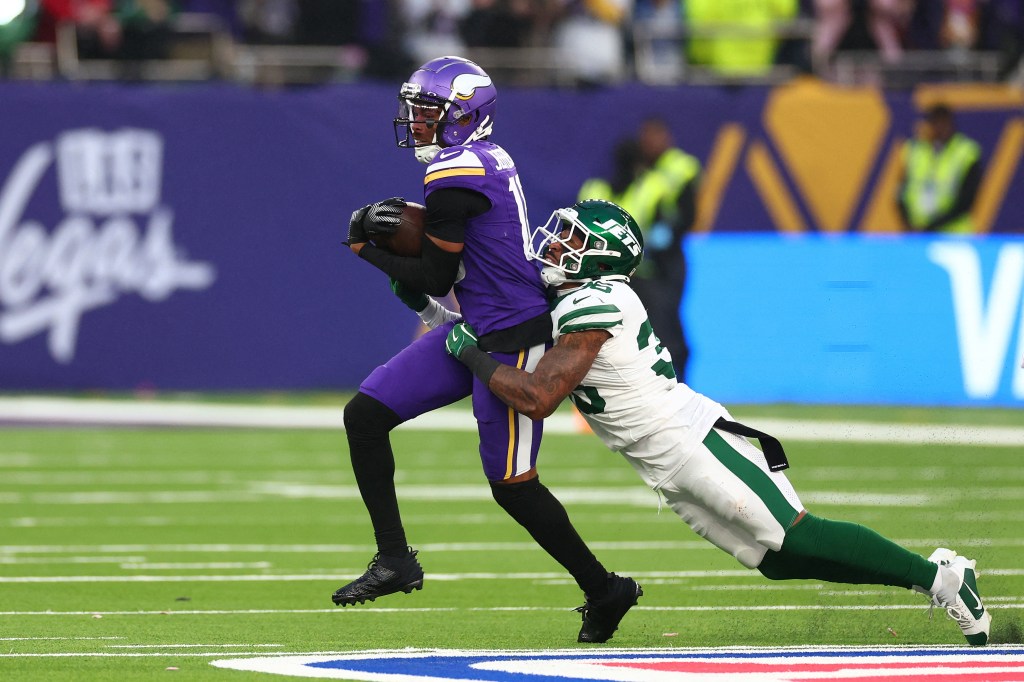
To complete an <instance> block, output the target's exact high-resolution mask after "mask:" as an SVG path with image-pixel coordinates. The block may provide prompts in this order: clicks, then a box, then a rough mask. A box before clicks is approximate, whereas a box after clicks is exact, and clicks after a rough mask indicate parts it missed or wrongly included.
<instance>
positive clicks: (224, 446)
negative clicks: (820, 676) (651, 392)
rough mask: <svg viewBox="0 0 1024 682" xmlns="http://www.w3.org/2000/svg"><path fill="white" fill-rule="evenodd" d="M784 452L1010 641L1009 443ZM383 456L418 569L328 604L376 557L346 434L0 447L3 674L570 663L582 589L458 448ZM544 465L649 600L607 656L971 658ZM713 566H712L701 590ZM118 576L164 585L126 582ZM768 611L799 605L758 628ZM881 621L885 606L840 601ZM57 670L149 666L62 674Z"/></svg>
mask: <svg viewBox="0 0 1024 682" xmlns="http://www.w3.org/2000/svg"><path fill="white" fill-rule="evenodd" d="M334 400H335V398H333V397H331V398H327V397H322V396H315V397H313V398H311V399H309V400H305V401H304V400H302V399H290V400H285V401H284V402H286V403H289V404H293V403H296V402H297V403H300V404H315V405H318V404H333V402H334ZM255 402H266V401H255ZM339 404H340V403H339ZM733 412H734V414H736V416H737V417H739V418H745V419H756V417H757V416H764V417H773V418H774V417H786V418H794V419H796V418H799V419H850V420H858V421H896V422H899V421H909V422H914V423H958V424H990V425H1004V426H1020V425H1021V422H1020V419H1019V414H1018V413H1014V412H1012V411H1009V410H1002V411H981V410H940V411H925V410H918V409H915V410H891V409H880V408H845V407H843V408H838V407H836V408H806V407H797V406H738V407H736V408H735V409H733ZM777 435H779V436H780V437H782V438H783V441H784V442H785V444H786V448H787V452H788V453H789V455H790V460H791V462H792V463H793V468H792V469H791V470H790V472H789V473H790V478H791V480H792V481H793V482H794V484H795V486H796V488H797V490H798V491H799V492H800V493H801V495H802V497H803V498H804V502H805V503H806V504H807V506H808V507H809V508H810V509H811V510H812V511H814V512H815V513H817V514H819V515H821V516H827V517H831V518H837V519H845V520H850V521H856V522H859V523H864V524H866V525H869V526H871V527H872V528H874V529H876V530H878V531H879V532H881V533H883V534H885V535H887V536H889V537H892V538H894V539H898V540H899V541H901V542H903V543H904V544H905V545H906V546H907V547H908V548H910V549H912V550H914V551H917V552H920V553H922V554H928V553H930V552H931V550H932V549H934V547H935V546H936V544H937V543H948V545H949V546H951V547H953V548H954V549H957V550H959V551H961V553H964V554H967V555H968V556H971V557H973V558H977V559H978V563H979V568H980V569H981V571H982V577H981V579H980V581H979V587H980V589H981V590H982V594H983V596H984V597H985V598H986V599H987V600H988V605H989V607H990V609H991V610H992V612H993V614H994V618H995V624H996V627H995V633H996V635H995V639H997V640H999V641H1019V640H1020V627H1019V618H1020V615H1021V611H1020V609H1021V603H1022V599H1021V594H1022V588H1024V575H1022V573H1024V570H1022V569H1024V560H1022V559H1024V551H1022V547H1024V539H1022V533H1021V532H1020V529H1021V528H1022V527H1024V526H1022V521H1024V511H1022V507H1024V505H1022V504H1021V500H1022V499H1024V466H1022V463H1021V457H1022V451H1021V449H1019V448H1012V447H967V446H956V447H954V446H948V445H943V446H922V445H891V444H854V443H838V442H828V443H812V442H801V441H793V442H786V441H785V434H777ZM394 446H395V451H396V453H397V466H398V488H399V496H400V498H401V499H402V500H403V504H402V509H403V514H404V518H405V521H406V526H407V530H408V533H409V537H410V541H411V542H412V543H413V544H414V545H415V546H417V547H419V548H420V549H421V550H422V552H421V560H422V563H423V566H424V568H425V569H426V571H427V581H426V586H425V589H424V590H422V591H420V592H416V593H414V594H412V595H408V596H407V595H394V596H391V597H388V598H385V599H381V600H379V601H378V602H376V603H375V604H373V605H364V606H359V607H353V608H347V609H340V608H335V607H333V605H332V604H331V602H330V594H331V592H332V591H333V590H334V589H336V588H337V587H339V586H340V585H341V584H342V583H344V582H347V580H348V579H350V578H351V577H353V576H355V575H357V574H359V573H360V572H362V570H363V569H364V568H365V565H366V563H367V562H368V561H369V559H370V558H371V556H372V554H373V547H372V533H371V530H370V528H369V522H368V519H367V516H366V512H365V510H364V509H363V506H362V503H361V501H360V500H359V498H358V495H357V493H356V490H355V485H354V482H353V479H352V474H351V470H350V468H349V465H348V462H347V454H346V448H345V440H344V435H343V434H342V433H340V432H335V431H326V430H324V431H291V430H265V431H264V430H260V431H256V430H218V429H206V430H196V429H159V430H157V429H148V430H132V429H102V428H89V429H63V428H47V429H43V428H6V429H3V430H0V509H2V514H0V539H2V543H3V546H2V547H0V579H3V580H4V582H2V583H0V585H2V588H0V589H2V592H0V594H2V595H3V599H2V600H0V611H2V612H3V613H2V615H0V645H2V646H0V654H2V655H0V679H4V680H6V679H11V680H37V679H38V680H43V679H53V680H68V679H74V680H118V681H119V682H121V681H123V680H126V679H128V680H130V679H146V678H148V677H150V676H153V677H158V676H160V675H163V676H164V677H162V678H161V679H170V678H167V677H166V675H169V674H171V673H170V672H168V671H166V669H167V668H168V667H176V668H178V669H179V670H178V671H177V672H178V674H179V675H184V676H185V677H183V678H182V679H190V680H191V679H199V680H207V679H210V680H213V679H216V680H229V679H243V678H246V677H255V675H252V674H247V673H241V672H236V671H229V670H221V669H216V668H213V667H211V666H210V665H209V661H210V660H213V659H215V658H224V657H228V656H229V655H230V654H231V653H232V652H241V653H244V654H246V655H252V654H253V653H254V652H257V653H258V652H261V651H268V652H316V651H347V650H358V649H367V648H382V647H383V648H401V647H447V648H464V649H465V648H469V649H475V648H484V649H493V648H499V649H500V648H565V647H574V646H579V645H576V644H575V635H576V631H577V629H578V624H579V615H578V614H576V613H575V612H573V611H572V610H571V609H572V608H573V607H575V606H578V605H579V604H580V603H582V598H581V595H580V593H579V590H578V588H577V587H576V586H575V584H573V583H572V582H571V581H570V580H569V579H568V577H567V576H565V575H564V574H563V572H562V571H561V569H560V567H559V566H557V564H555V563H554V562H553V561H552V560H551V559H550V558H549V557H548V556H547V555H545V554H544V553H543V552H542V551H541V550H540V549H538V548H536V547H535V546H534V545H533V544H532V542H531V541H530V539H529V537H528V536H527V535H526V534H525V532H524V531H523V530H522V529H521V528H520V527H519V526H517V525H516V524H515V523H513V522H512V521H511V520H510V519H508V518H507V517H506V516H505V515H504V513H503V512H501V510H500V509H499V508H498V507H497V506H496V505H495V504H494V503H493V501H491V500H490V498H489V493H488V488H487V485H486V483H485V482H483V481H482V479H481V475H480V472H479V464H478V461H477V456H476V445H475V438H474V436H473V434H472V432H470V431H466V432H413V431H398V432H396V433H395V434H394ZM540 468H541V472H542V480H543V481H544V482H545V483H546V484H547V485H548V486H549V487H550V488H551V489H552V490H553V491H554V492H555V494H556V495H558V496H559V497H561V498H563V499H564V500H565V501H566V507H567V508H568V510H569V513H570V516H571V517H572V518H573V520H574V522H575V523H576V525H577V527H578V529H579V530H580V533H581V534H582V535H583V537H584V538H585V539H586V540H587V541H588V542H590V543H591V544H592V546H593V547H594V548H595V552H596V553H597V554H598V556H599V557H600V558H601V559H602V560H603V561H604V562H605V564H606V565H607V566H608V567H609V568H610V569H612V570H616V571H619V572H622V573H629V574H634V575H636V576H638V579H639V581H640V582H641V583H642V584H643V585H644V589H645V593H646V594H645V596H644V597H643V599H642V600H641V602H640V606H639V607H638V608H637V609H635V610H634V611H633V612H631V613H630V614H629V615H628V616H627V618H626V620H625V621H624V623H623V627H622V628H621V630H620V631H619V632H618V633H617V634H616V636H615V638H614V640H613V643H614V644H615V645H617V646H623V647H651V648H659V647H673V646H724V645H796V644H881V645H889V644H961V643H962V642H963V638H962V636H961V635H960V632H959V630H958V628H957V627H956V625H955V623H953V622H952V621H950V620H948V619H947V618H946V617H945V616H944V614H942V613H941V612H936V614H935V616H934V617H933V618H932V619H929V617H928V615H927V608H926V606H925V602H924V600H923V598H922V597H920V596H919V595H915V594H912V593H909V592H907V591H903V590H898V589H892V588H876V587H872V586H864V587H858V586H853V587H850V586H833V585H823V584H821V583H815V582H813V581H798V582H789V583H770V582H768V581H766V580H764V579H762V578H761V577H760V576H759V574H757V573H756V572H742V573H740V571H742V569H741V567H740V566H739V565H738V564H737V563H735V562H734V561H733V560H732V559H731V558H730V557H728V556H726V555H724V554H722V553H721V552H718V551H717V550H715V549H714V548H712V547H710V545H706V544H703V543H701V542H700V540H699V538H697V537H696V536H695V535H694V534H693V533H692V532H691V531H690V530H689V529H688V528H687V527H686V526H685V525H684V524H683V523H682V522H681V521H679V519H678V518H677V517H676V516H675V515H674V514H673V513H672V512H671V510H669V509H667V508H665V509H662V510H661V512H660V513H659V512H658V502H657V498H656V496H655V495H654V493H652V492H650V491H647V490H646V489H645V488H644V487H643V485H642V483H641V482H640V480H639V478H638V477H636V475H635V474H634V472H633V471H632V469H631V468H630V467H629V466H628V465H626V464H625V462H624V461H623V460H622V459H621V458H620V457H619V456H618V455H615V454H613V453H609V452H608V451H606V450H605V449H604V447H603V446H602V445H601V444H600V442H598V441H597V439H596V438H594V437H593V436H589V435H549V436H548V437H547V438H546V440H545V446H544V453H543V455H542V461H541V467H540ZM985 569H994V570H993V571H992V572H991V573H990V574H987V575H986V574H985ZM707 571H723V572H725V573H724V574H723V575H715V576H707V575H703V576H702V575H692V573H691V572H707ZM122 576H134V577H139V576H149V577H151V578H153V579H154V581H151V582H144V581H139V580H137V579H136V580H134V581H117V580H116V579H117V578H119V577H122ZM432 576H434V577H433V578H432ZM160 577H163V578H169V577H170V578H174V580H173V581H167V580H156V578H160ZM196 577H201V578H203V579H201V580H197V579H195V578H196ZM98 578H108V579H109V578H113V579H114V580H106V581H103V580H97V579H98ZM190 578H191V579H190ZM30 580H38V582H30ZM776 605H787V606H792V607H795V608H793V609H792V610H786V611H773V610H760V609H765V608H766V607H772V606H776ZM875 606H882V607H888V608H883V609H881V610H877V609H866V608H865V609H857V608H855V607H875ZM908 606H909V607H913V608H902V607H908ZM692 607H717V610H693V609H692ZM248 610H259V611H265V612H263V613H256V612H250V613H245V612H244V611H248ZM47 612H51V613H47ZM117 612H123V613H117ZM184 612H194V613H184ZM97 616H101V617H97ZM195 645H200V646H195ZM73 653H91V654H96V653H101V654H112V653H134V654H147V655H146V656H134V657H111V656H92V657H86V656H81V657H75V656H68V655H64V654H73ZM22 654H59V655H56V656H52V657H50V656H23V655H22ZM149 654H158V655H149ZM193 654H194V655H193Z"/></svg>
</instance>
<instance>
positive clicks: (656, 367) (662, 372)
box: [569, 285, 676, 414]
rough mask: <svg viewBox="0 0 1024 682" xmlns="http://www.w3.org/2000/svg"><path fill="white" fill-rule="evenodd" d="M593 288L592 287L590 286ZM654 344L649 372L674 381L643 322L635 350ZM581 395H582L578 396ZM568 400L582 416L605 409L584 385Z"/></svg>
mask: <svg viewBox="0 0 1024 682" xmlns="http://www.w3.org/2000/svg"><path fill="white" fill-rule="evenodd" d="M591 286H593V285H591ZM652 341H653V342H654V344H655V345H654V350H655V351H656V352H657V353H658V356H659V357H658V359H657V361H656V362H655V363H654V364H653V365H651V371H652V372H654V373H655V374H657V375H659V376H663V377H665V378H666V379H671V380H673V381H674V380H675V378H676V371H675V368H673V367H672V363H671V362H669V361H668V360H666V359H665V358H662V357H660V356H661V352H662V350H664V346H662V345H661V341H660V340H659V339H658V337H657V336H655V335H654V327H652V326H651V321H650V320H649V319H648V320H644V323H643V324H642V325H640V333H639V334H637V337H636V347H637V350H643V349H645V348H647V347H648V346H650V345H651V342H652ZM580 393H582V394H583V395H582V396H581V395H579V394H580ZM569 399H570V400H572V403H573V405H575V406H576V409H577V410H579V411H580V412H582V413H583V414H601V413H602V412H604V408H605V407H607V405H608V402H607V401H606V400H605V399H604V398H602V397H601V394H600V393H599V392H598V390H597V389H596V388H594V387H593V386H587V385H586V384H580V385H579V386H577V387H576V388H575V389H574V390H573V392H572V393H570V394H569Z"/></svg>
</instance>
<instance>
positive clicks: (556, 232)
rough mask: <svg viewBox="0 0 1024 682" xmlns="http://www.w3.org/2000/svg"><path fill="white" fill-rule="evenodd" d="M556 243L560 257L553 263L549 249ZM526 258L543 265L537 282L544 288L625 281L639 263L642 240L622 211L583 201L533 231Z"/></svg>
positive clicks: (557, 214) (612, 206) (611, 205)
mask: <svg viewBox="0 0 1024 682" xmlns="http://www.w3.org/2000/svg"><path fill="white" fill-rule="evenodd" d="M595 209H596V211H595ZM611 209H615V211H612V210H611ZM581 217H582V218H583V219H581ZM620 220H621V222H619V221H620ZM588 223H593V225H592V226H591V225H588ZM555 244H557V245H558V247H559V248H558V249H557V250H558V251H559V253H558V260H557V261H555V262H553V261H552V260H550V256H551V255H552V253H551V247H552V246H553V245H555ZM527 255H528V257H529V258H530V259H531V260H537V261H540V262H542V263H543V264H544V267H543V269H542V270H541V279H542V280H543V281H544V283H545V284H547V285H548V286H558V285H560V284H564V283H565V282H568V281H574V282H580V283H585V282H591V281H594V280H597V279H614V280H620V281H623V282H628V281H629V277H630V276H631V275H632V274H633V272H634V271H635V270H636V268H637V266H638V265H639V264H640V261H641V259H642V258H643V239H642V237H641V236H640V231H639V228H637V227H636V223H635V222H634V221H633V220H632V218H631V217H629V215H628V214H627V213H625V211H623V210H622V209H621V208H619V207H618V206H615V205H614V204H611V203H609V202H595V201H586V202H582V203H580V204H576V205H574V206H572V207H569V208H560V209H556V210H555V212H554V213H552V214H551V217H550V218H548V221H547V223H545V224H544V225H542V226H540V227H537V228H536V229H535V230H534V231H533V234H532V235H531V239H530V244H529V251H528V253H527Z"/></svg>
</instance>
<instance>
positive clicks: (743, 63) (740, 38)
mask: <svg viewBox="0 0 1024 682" xmlns="http://www.w3.org/2000/svg"><path fill="white" fill-rule="evenodd" d="M798 10H799V2H798V1H797V0H686V2H685V3H684V4H683V11H684V13H685V16H684V21H685V22H686V25H687V26H688V27H689V29H690V30H691V31H692V32H693V33H694V34H695V35H694V36H693V37H692V38H690V40H689V41H688V46H687V55H688V58H689V60H690V62H691V63H693V64H701V65H705V66H708V67H710V68H712V69H714V70H715V71H717V72H719V73H722V74H726V75H752V74H759V73H764V72H766V71H768V70H769V69H770V68H771V67H772V65H773V64H774V63H775V53H776V51H777V50H778V48H779V42H780V41H779V38H778V37H777V36H776V35H774V33H773V25H774V24H776V23H779V22H784V21H789V20H792V19H794V18H796V16H797V14H798Z"/></svg>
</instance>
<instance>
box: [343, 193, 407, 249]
mask: <svg viewBox="0 0 1024 682" xmlns="http://www.w3.org/2000/svg"><path fill="white" fill-rule="evenodd" d="M403 208H405V199H403V198H402V197H391V198H390V199H384V200H383V201H378V202H376V203H374V204H367V205H366V206H363V207H362V208H360V209H356V210H355V211H352V217H351V218H349V221H348V237H347V241H344V242H342V243H343V244H345V245H347V246H351V245H352V244H363V243H366V242H368V241H370V239H371V238H372V237H375V236H378V235H389V234H394V233H395V232H396V231H397V230H398V225H399V223H400V222H401V221H402V209H403Z"/></svg>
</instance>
